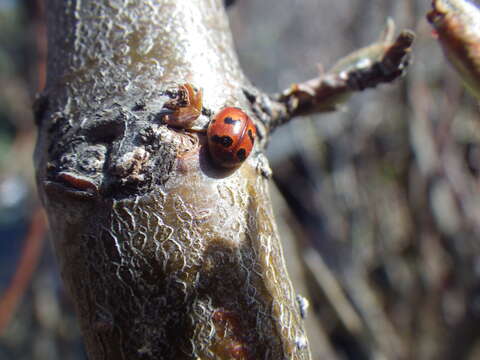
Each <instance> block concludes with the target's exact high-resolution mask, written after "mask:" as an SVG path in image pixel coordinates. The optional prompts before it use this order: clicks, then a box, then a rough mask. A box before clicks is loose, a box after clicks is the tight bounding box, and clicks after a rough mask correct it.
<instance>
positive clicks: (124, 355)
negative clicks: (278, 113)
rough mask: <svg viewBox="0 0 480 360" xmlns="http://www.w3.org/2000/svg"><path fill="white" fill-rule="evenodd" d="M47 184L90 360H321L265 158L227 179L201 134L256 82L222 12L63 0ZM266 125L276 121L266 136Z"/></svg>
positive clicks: (42, 162) (45, 155)
mask: <svg viewBox="0 0 480 360" xmlns="http://www.w3.org/2000/svg"><path fill="white" fill-rule="evenodd" d="M47 9H48V15H47V17H48V34H49V35H48V36H49V58H48V77H47V85H46V89H45V92H44V94H43V95H42V96H41V97H40V98H39V100H38V101H37V103H36V107H35V108H36V119H37V123H38V124H39V138H38V143H37V149H36V155H35V160H36V168H37V182H38V185H39V191H40V194H41V198H42V199H43V202H44V205H45V207H46V209H47V213H48V217H49V222H50V227H51V231H52V234H53V240H54V245H55V249H56V252H57V256H58V259H59V263H60V268H61V272H62V277H63V280H64V282H65V284H66V287H67V289H68V290H69V292H70V294H71V295H72V298H73V300H74V302H75V305H76V310H77V313H78V316H79V319H80V324H81V329H82V332H83V335H84V338H85V343H86V348H87V352H88V356H89V358H90V359H159V358H161V359H177V360H178V359H197V358H201V359H213V358H215V359H233V358H236V359H275V360H277V359H309V358H310V355H309V350H308V341H307V339H306V335H305V332H304V329H303V324H302V322H303V320H302V319H301V317H300V314H299V309H298V305H297V302H296V300H295V293H294V291H293V288H292V285H291V283H290V280H289V279H288V276H287V274H286V270H285V265H284V260H283V255H282V250H281V247H280V243H279V238H278V233H277V230H276V225H275V223H274V220H273V213H272V208H271V204H270V197H269V194H268V189H267V179H266V176H265V175H267V174H268V172H269V169H268V164H267V162H266V160H265V157H264V156H263V155H262V153H261V152H260V150H261V142H260V143H259V144H258V145H257V150H256V151H255V152H254V154H252V155H251V156H250V157H249V158H248V159H247V161H246V162H245V163H244V164H243V166H242V167H241V168H240V169H238V170H236V171H231V170H228V171H227V170H223V169H218V168H216V167H215V166H214V165H213V164H212V161H211V159H210V158H209V155H208V151H206V139H205V134H204V133H202V132H195V133H192V132H188V131H181V130H175V129H172V128H170V127H168V126H166V125H165V124H164V123H163V121H162V111H163V110H162V109H163V106H164V104H165V103H166V102H167V101H168V100H170V99H169V96H168V94H169V91H170V90H171V89H172V88H173V89H174V88H177V86H178V84H183V83H187V82H188V83H192V84H194V86H196V87H197V88H202V89H203V94H204V95H203V111H202V115H200V117H199V118H198V119H197V125H198V126H199V127H200V128H201V127H202V126H205V125H206V124H208V122H209V121H210V119H211V115H212V114H213V113H215V112H216V111H218V110H220V109H221V108H222V107H225V106H237V107H241V108H243V109H245V110H246V111H247V112H248V108H249V103H248V101H247V99H246V97H245V96H244V94H243V91H242V89H243V88H246V87H248V86H249V84H248V82H247V81H246V79H245V78H244V76H243V74H242V73H241V71H240V68H239V66H238V61H237V59H236V56H235V54H234V51H233V46H232V39H231V36H230V33H229V29H228V23H227V19H226V15H225V13H224V8H223V1H220V0H203V1H200V0H197V1H189V2H183V1H175V0H163V1H139V2H134V3H128V4H127V3H126V2H125V3H123V2H114V1H110V2H107V1H105V2H103V1H102V2H81V1H70V2H65V1H63V0H51V1H49V3H48V6H47ZM259 128H261V124H259Z"/></svg>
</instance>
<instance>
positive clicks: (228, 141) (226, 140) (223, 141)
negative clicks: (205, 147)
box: [212, 135, 233, 148]
mask: <svg viewBox="0 0 480 360" xmlns="http://www.w3.org/2000/svg"><path fill="white" fill-rule="evenodd" d="M212 141H213V142H214V143H217V144H220V145H222V146H223V147H226V148H228V147H230V146H232V144H233V140H232V138H231V137H230V136H218V135H213V136H212Z"/></svg>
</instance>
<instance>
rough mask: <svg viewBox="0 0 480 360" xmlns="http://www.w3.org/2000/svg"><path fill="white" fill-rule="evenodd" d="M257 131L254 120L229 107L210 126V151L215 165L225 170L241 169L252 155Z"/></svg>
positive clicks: (208, 131) (208, 134) (208, 135)
mask: <svg viewBox="0 0 480 360" xmlns="http://www.w3.org/2000/svg"><path fill="white" fill-rule="evenodd" d="M256 135H257V131H256V129H255V125H254V124H253V121H252V119H250V118H249V117H248V115H247V114H245V113H244V112H243V111H242V110H241V109H239V108H235V107H227V108H225V109H223V110H221V111H220V112H219V113H218V114H217V115H215V117H214V118H213V120H212V121H211V122H210V124H209V125H208V129H207V137H208V149H209V151H210V155H211V156H212V158H213V160H214V161H215V163H216V164H217V165H219V166H222V167H225V168H236V167H239V166H240V165H241V164H242V163H243V162H244V161H245V159H246V158H247V157H248V155H250V152H251V151H252V148H253V144H254V143H255V137H256Z"/></svg>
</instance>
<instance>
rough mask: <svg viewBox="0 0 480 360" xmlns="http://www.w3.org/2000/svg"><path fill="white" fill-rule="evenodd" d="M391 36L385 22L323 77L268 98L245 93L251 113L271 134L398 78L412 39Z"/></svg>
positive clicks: (406, 35)
mask: <svg viewBox="0 0 480 360" xmlns="http://www.w3.org/2000/svg"><path fill="white" fill-rule="evenodd" d="M394 32H395V26H394V24H393V20H391V19H388V20H387V25H386V27H385V30H384V31H383V33H382V34H381V36H380V39H379V40H378V41H377V42H375V43H373V44H372V45H369V46H367V47H365V48H362V49H360V50H357V51H355V52H353V53H351V54H350V55H348V56H346V57H344V58H342V59H341V60H339V61H338V62H337V63H336V64H335V66H333V68H332V69H331V70H330V71H328V72H327V73H322V74H320V75H319V76H318V77H316V78H314V79H310V80H308V81H305V82H303V83H298V84H293V85H292V86H291V87H290V88H289V89H286V90H285V91H283V92H282V93H280V94H277V95H273V96H271V97H267V96H261V95H257V94H255V93H251V94H249V93H247V95H249V100H250V101H251V102H252V104H253V108H254V111H255V113H256V114H257V116H259V118H260V119H261V120H262V122H263V123H264V124H265V125H266V127H267V128H268V129H269V130H270V131H273V130H274V129H275V128H276V127H277V126H280V125H282V124H284V123H286V122H287V121H289V120H290V119H292V118H293V117H295V116H299V115H308V114H313V113H318V112H327V111H334V110H336V109H338V107H339V106H340V105H341V104H343V103H344V102H345V101H346V100H348V99H349V97H350V96H351V95H352V93H354V92H357V91H362V90H365V89H369V88H374V87H376V86H377V85H379V84H382V83H389V82H392V81H394V80H395V79H397V78H398V77H401V76H402V75H403V74H405V71H406V68H407V67H408V64H409V62H410V58H411V57H410V54H411V47H412V44H413V41H414V38H415V35H414V33H413V32H411V31H409V30H403V31H402V32H400V34H399V35H398V36H397V38H396V39H394V38H393V36H394Z"/></svg>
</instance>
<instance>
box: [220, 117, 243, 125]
mask: <svg viewBox="0 0 480 360" xmlns="http://www.w3.org/2000/svg"><path fill="white" fill-rule="evenodd" d="M239 121H240V120H234V119H232V118H231V117H230V116H227V117H226V118H225V119H223V122H224V123H225V124H228V125H235V123H237V122H239Z"/></svg>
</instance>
